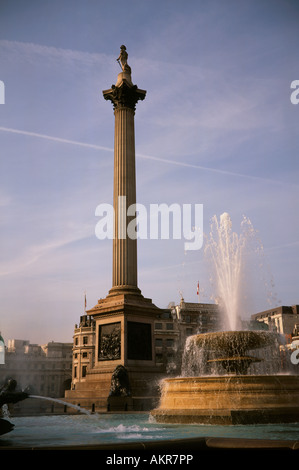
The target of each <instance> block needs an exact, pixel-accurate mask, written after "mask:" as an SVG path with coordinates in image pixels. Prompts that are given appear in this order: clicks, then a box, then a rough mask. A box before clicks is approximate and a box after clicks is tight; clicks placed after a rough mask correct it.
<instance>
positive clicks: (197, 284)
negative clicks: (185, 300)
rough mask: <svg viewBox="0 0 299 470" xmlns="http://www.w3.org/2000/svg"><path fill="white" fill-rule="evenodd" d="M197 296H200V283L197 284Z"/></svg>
mask: <svg viewBox="0 0 299 470" xmlns="http://www.w3.org/2000/svg"><path fill="white" fill-rule="evenodd" d="M196 294H197V295H199V281H198V282H197V291H196Z"/></svg>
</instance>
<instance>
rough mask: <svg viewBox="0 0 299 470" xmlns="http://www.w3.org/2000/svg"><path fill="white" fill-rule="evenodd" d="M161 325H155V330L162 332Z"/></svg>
mask: <svg viewBox="0 0 299 470" xmlns="http://www.w3.org/2000/svg"><path fill="white" fill-rule="evenodd" d="M162 328H163V325H162V323H155V330H162Z"/></svg>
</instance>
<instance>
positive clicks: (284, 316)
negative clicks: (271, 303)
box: [251, 305, 299, 336]
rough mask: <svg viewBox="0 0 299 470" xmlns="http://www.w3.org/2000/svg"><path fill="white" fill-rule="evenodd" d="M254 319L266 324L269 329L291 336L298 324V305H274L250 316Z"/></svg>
mask: <svg viewBox="0 0 299 470" xmlns="http://www.w3.org/2000/svg"><path fill="white" fill-rule="evenodd" d="M251 319H252V320H254V321H258V322H262V323H265V324H266V325H268V328H269V330H270V331H277V333H280V334H283V335H289V336H292V335H293V334H294V329H295V326H296V324H299V305H292V306H284V305H281V306H280V307H275V308H272V309H269V310H265V311H263V312H260V313H256V314H254V315H252V316H251Z"/></svg>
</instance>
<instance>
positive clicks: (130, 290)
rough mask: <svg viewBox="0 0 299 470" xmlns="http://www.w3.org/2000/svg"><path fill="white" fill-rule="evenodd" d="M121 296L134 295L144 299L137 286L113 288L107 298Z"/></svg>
mask: <svg viewBox="0 0 299 470" xmlns="http://www.w3.org/2000/svg"><path fill="white" fill-rule="evenodd" d="M119 294H133V295H138V296H141V297H143V295H142V294H141V290H140V289H139V288H138V287H137V286H129V285H127V286H113V287H112V288H111V289H110V290H109V294H108V295H107V297H113V296H114V295H119Z"/></svg>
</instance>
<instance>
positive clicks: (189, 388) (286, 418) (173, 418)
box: [151, 375, 299, 425]
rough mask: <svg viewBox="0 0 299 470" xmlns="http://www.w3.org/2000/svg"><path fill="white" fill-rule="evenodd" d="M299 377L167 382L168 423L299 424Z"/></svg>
mask: <svg viewBox="0 0 299 470" xmlns="http://www.w3.org/2000/svg"><path fill="white" fill-rule="evenodd" d="M298 403H299V376H292V375H275V376H273V375H260V376H259V375H243V376H236V375H234V376H205V377H178V378H171V379H164V380H163V384H162V394H161V401H160V406H159V408H157V409H155V410H152V412H151V415H152V416H153V417H154V419H155V420H156V421H157V422H164V423H200V424H203V423H205V424H206V423H208V424H226V425H227V424H258V423H289V422H298V421H299V405H298Z"/></svg>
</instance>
